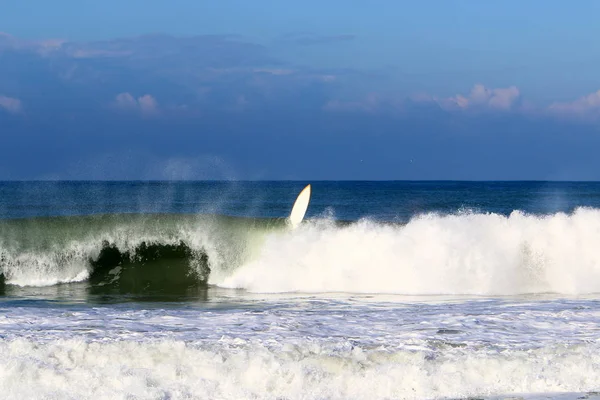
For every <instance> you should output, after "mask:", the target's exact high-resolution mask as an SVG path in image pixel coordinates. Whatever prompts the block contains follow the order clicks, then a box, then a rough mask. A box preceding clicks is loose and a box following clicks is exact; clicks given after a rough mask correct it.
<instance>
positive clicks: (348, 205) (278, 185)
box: [0, 182, 600, 400]
mask: <svg viewBox="0 0 600 400" xmlns="http://www.w3.org/2000/svg"><path fill="white" fill-rule="evenodd" d="M307 183H312V199H311V203H310V206H309V209H308V212H307V215H306V219H305V221H304V222H303V223H302V224H301V226H300V227H299V228H297V229H295V230H291V229H290V228H289V227H288V226H287V224H286V219H285V218H286V217H287V215H288V214H289V212H290V209H291V206H292V204H293V202H294V200H295V197H296V195H297V194H298V193H299V192H300V190H301V189H302V188H303V187H304V186H305V185H306V184H307ZM0 272H1V275H0V399H257V400H258V399H273V400H288V399H289V400H292V399H315V400H316V399H319V400H326V399H332V400H333V399H356V400H358V399H467V398H471V399H475V398H481V399H516V398H524V399H546V398H551V399H578V398H580V399H597V398H600V394H599V393H598V392H600V183H583V182H580V183H568V182H560V183H559V182H0Z"/></svg>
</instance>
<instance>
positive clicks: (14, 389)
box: [0, 292, 600, 400]
mask: <svg viewBox="0 0 600 400" xmlns="http://www.w3.org/2000/svg"><path fill="white" fill-rule="evenodd" d="M232 294H233V293H227V292H224V293H223V294H222V295H223V296H225V297H222V298H219V297H218V296H217V297H215V298H213V301H214V303H213V302H209V303H206V304H202V303H201V304H193V303H189V304H187V305H186V307H173V306H170V307H168V308H160V307H156V305H154V306H151V307H144V305H143V304H137V305H135V306H133V307H132V305H131V304H128V305H114V306H99V305H95V306H94V305H85V304H72V305H69V304H64V305H60V304H52V307H47V306H44V305H43V304H42V305H41V306H39V307H38V306H36V304H40V303H39V302H37V303H34V304H26V303H25V302H22V301H17V302H16V303H15V304H9V305H6V304H5V303H0V336H1V338H0V354H2V357H0V398H18V399H20V398H28V399H42V398H44V399H46V398H67V399H92V398H94V399H96V398H100V399H126V398H136V399H155V398H171V399H183V398H186V399H246V398H253V399H290V400H292V399H431V398H440V397H450V398H462V397H467V396H497V395H512V394H517V393H526V394H527V395H528V396H531V395H532V394H533V393H544V392H551V393H554V394H553V395H551V397H556V398H558V397H560V396H561V394H565V393H580V392H587V391H595V390H598V382H600V359H598V357H597V354H598V352H599V351H600V334H599V331H598V330H597V329H595V328H596V327H597V326H598V324H599V323H600V313H599V312H598V311H597V307H596V302H595V300H585V299H578V300H564V299H546V300H542V301H530V300H528V299H525V298H516V299H513V300H510V301H508V300H506V299H503V300H467V301H457V300H453V301H449V302H447V301H435V302H428V303H423V302H405V301H403V300H401V299H402V298H400V301H394V302H391V303H390V302H388V301H389V300H391V299H392V298H391V297H385V299H387V300H386V301H383V299H384V298H382V297H380V296H374V297H373V298H365V299H364V300H363V299H361V297H346V298H344V297H336V296H334V297H331V298H325V297H322V296H319V297H318V298H315V297H311V296H305V297H297V296H293V297H290V298H287V299H286V298H285V297H276V298H272V299H271V300H268V301H264V300H260V299H261V297H252V296H250V297H247V296H245V297H244V298H243V299H238V300H243V301H241V302H238V301H236V300H234V299H231V298H230V297H229V296H231V295H232ZM8 301H10V300H8ZM549 328H551V329H549ZM575 397H577V396H574V397H573V396H572V398H575Z"/></svg>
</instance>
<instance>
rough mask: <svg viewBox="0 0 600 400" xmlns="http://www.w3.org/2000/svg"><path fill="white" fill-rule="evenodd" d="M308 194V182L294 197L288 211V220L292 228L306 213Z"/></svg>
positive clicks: (309, 189)
mask: <svg viewBox="0 0 600 400" xmlns="http://www.w3.org/2000/svg"><path fill="white" fill-rule="evenodd" d="M310 195H311V186H310V184H308V185H306V187H305V188H304V189H302V191H301V192H300V194H299V195H298V197H297V198H296V201H295V202H294V205H293V207H292V211H291V212H290V216H289V217H288V221H289V223H290V225H291V226H292V228H296V227H297V226H298V225H299V224H300V222H302V220H303V219H304V215H305V214H306V210H307V208H308V203H309V202H310Z"/></svg>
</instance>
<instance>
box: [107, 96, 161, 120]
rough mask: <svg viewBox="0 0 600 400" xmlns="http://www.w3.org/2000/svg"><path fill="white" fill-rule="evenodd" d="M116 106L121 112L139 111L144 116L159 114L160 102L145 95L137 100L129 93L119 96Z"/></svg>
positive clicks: (115, 102) (116, 99)
mask: <svg viewBox="0 0 600 400" xmlns="http://www.w3.org/2000/svg"><path fill="white" fill-rule="evenodd" d="M114 105H115V106H116V107H117V108H119V109H121V110H127V111H138V112H140V113H142V114H143V115H154V114H157V113H158V109H159V107H158V102H157V101H156V99H155V98H154V97H153V96H151V95H149V94H145V95H143V96H140V97H138V98H137V99H136V98H135V97H133V96H132V95H131V93H128V92H125V93H120V94H118V95H117V97H115V101H114Z"/></svg>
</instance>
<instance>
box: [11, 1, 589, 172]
mask: <svg viewBox="0 0 600 400" xmlns="http://www.w3.org/2000/svg"><path fill="white" fill-rule="evenodd" d="M598 15H600V3H598V2H595V1H578V2H576V3H573V4H567V3H565V2H564V1H548V0H546V1H527V2H519V1H504V2H478V1H420V2H401V1H379V2H363V1H348V0H346V1H337V0H335V1H333V0H332V1H327V2H317V1H312V0H309V1H304V2H284V1H267V0H257V1H252V2H249V1H241V0H240V1H228V0H223V1H219V2H208V1H192V0H176V1H171V2H164V1H154V0H145V1H142V0H130V1H127V2H123V1H115V0H105V1H103V2H97V1H84V0H77V1H75V0H72V1H71V0H69V1H67V0H59V1H55V2H48V1H41V0H29V1H12V0H9V1H5V2H2V5H0V32H4V34H2V35H0V137H2V140H3V144H4V145H3V146H2V147H1V148H0V179H596V180H598V179H600V161H599V160H598V157H596V152H595V149H597V148H598V147H597V146H598V145H599V144H600V130H599V129H598V128H599V127H600V92H599V90H600V79H598V72H597V65H599V63H600V47H598V46H597V45H596V43H595V42H596V41H597V38H598V37H600V24H598V23H597V21H598V18H597V17H598ZM306 154H309V155H310V156H309V158H310V160H308V161H307V160H306V158H307V157H306Z"/></svg>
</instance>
